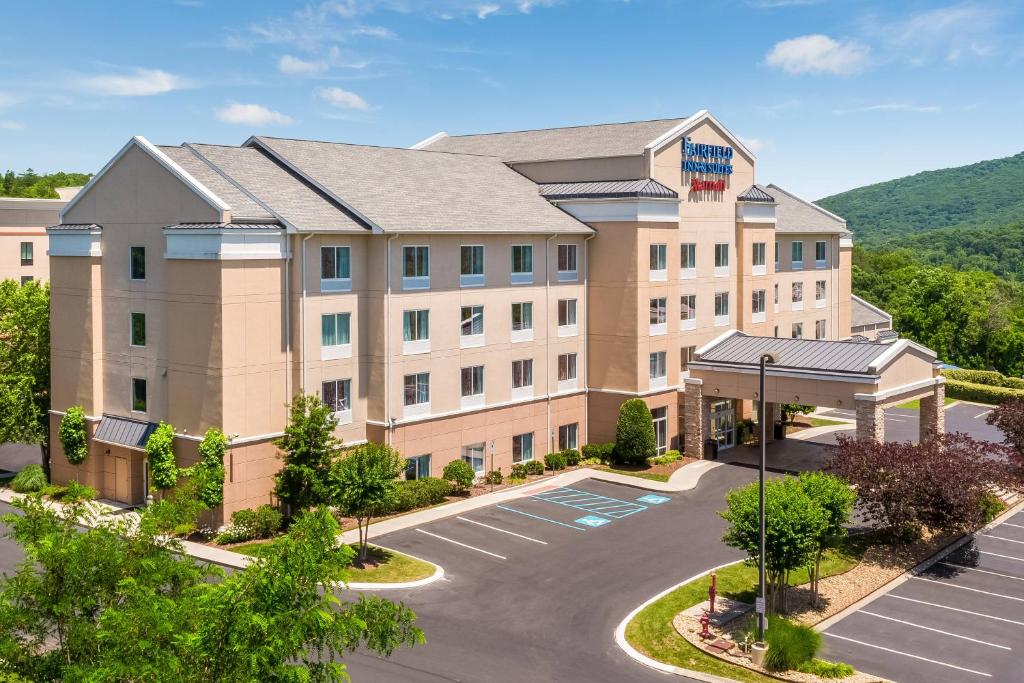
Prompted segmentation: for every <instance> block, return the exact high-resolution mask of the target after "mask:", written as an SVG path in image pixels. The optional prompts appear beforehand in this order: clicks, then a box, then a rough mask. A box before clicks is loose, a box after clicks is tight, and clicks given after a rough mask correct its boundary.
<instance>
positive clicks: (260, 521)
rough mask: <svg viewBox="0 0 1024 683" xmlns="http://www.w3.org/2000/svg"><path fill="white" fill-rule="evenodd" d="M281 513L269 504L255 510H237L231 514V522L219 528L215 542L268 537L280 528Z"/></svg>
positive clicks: (234, 541) (222, 542) (233, 541)
mask: <svg viewBox="0 0 1024 683" xmlns="http://www.w3.org/2000/svg"><path fill="white" fill-rule="evenodd" d="M283 519H284V517H283V515H282V514H281V513H280V512H278V511H277V510H276V509H275V508H273V507H271V506H270V505H260V506H259V507H258V508H256V509H255V510H253V509H246V510H237V511H236V512H234V513H232V515H231V524H229V525H228V526H226V527H224V528H223V529H221V531H220V533H219V534H218V535H217V538H216V542H217V543H220V544H224V543H239V542H241V541H254V540H256V539H258V538H270V537H271V536H273V535H274V534H276V533H277V532H278V531H280V530H281V522H282V521H283Z"/></svg>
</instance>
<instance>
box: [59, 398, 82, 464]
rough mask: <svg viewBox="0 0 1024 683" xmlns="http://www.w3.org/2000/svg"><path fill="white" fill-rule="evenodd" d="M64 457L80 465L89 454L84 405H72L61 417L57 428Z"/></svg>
mask: <svg viewBox="0 0 1024 683" xmlns="http://www.w3.org/2000/svg"><path fill="white" fill-rule="evenodd" d="M57 435H58V436H59V437H60V443H61V446H63V447H64V457H65V458H67V460H68V462H69V463H71V464H72V465H78V464H80V463H81V462H82V461H84V460H85V457H86V456H87V455H89V446H88V443H87V442H86V434H85V411H84V410H83V409H82V406H71V407H70V408H68V409H67V412H66V413H64V417H62V418H61V419H60V428H59V429H58V430H57Z"/></svg>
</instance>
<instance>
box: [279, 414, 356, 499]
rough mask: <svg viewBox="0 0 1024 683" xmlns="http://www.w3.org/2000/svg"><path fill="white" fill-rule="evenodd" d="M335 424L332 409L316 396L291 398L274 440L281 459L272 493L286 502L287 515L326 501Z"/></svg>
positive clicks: (335, 446)
mask: <svg viewBox="0 0 1024 683" xmlns="http://www.w3.org/2000/svg"><path fill="white" fill-rule="evenodd" d="M337 426H338V419H337V418H336V417H335V416H334V411H333V410H332V409H331V407H330V406H327V405H325V404H324V402H323V401H321V400H320V397H319V396H316V395H312V394H311V395H308V396H303V395H300V396H296V397H295V399H294V400H293V401H292V404H291V407H290V414H289V419H288V426H287V427H285V430H284V436H282V437H281V438H280V439H278V440H277V441H275V442H274V443H275V445H276V446H277V447H278V448H279V449H281V451H282V452H283V459H284V466H283V467H282V468H281V471H280V472H278V474H277V478H276V480H275V483H274V494H275V495H276V496H277V497H278V499H279V500H281V501H283V502H284V503H287V504H288V506H289V514H294V512H298V511H299V510H305V509H308V508H312V507H316V506H318V505H324V504H326V503H328V502H329V500H330V488H329V479H330V474H331V464H332V462H333V461H334V459H335V457H336V456H337V452H338V448H339V446H340V445H341V442H340V441H339V440H338V439H337V438H336V437H335V436H334V430H335V429H336V428H337Z"/></svg>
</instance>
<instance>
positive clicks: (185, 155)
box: [157, 145, 274, 220]
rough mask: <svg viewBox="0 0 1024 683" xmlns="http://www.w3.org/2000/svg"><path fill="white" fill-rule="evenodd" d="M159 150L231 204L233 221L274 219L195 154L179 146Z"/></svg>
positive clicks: (164, 146)
mask: <svg viewBox="0 0 1024 683" xmlns="http://www.w3.org/2000/svg"><path fill="white" fill-rule="evenodd" d="M157 149H159V150H160V151H161V152H163V153H164V154H166V155H167V156H168V157H169V158H170V159H171V160H172V161H174V163H176V164H178V165H179V166H180V167H181V168H183V169H185V170H186V171H188V172H189V174H191V175H192V177H193V178H195V179H197V180H199V181H200V182H201V183H203V185H205V186H206V187H208V188H210V189H211V190H212V191H214V192H216V193H217V196H218V197H221V198H222V199H224V200H225V201H226V202H227V203H228V204H230V205H231V217H232V219H236V218H237V219H243V220H244V219H246V218H260V219H271V218H273V217H274V216H273V214H271V213H270V212H269V211H267V210H266V208H264V207H262V206H260V205H259V204H258V203H257V202H255V201H253V199H252V198H251V197H250V196H249V195H247V194H246V193H245V192H243V191H242V190H240V189H238V187H236V186H235V185H233V184H232V183H231V181H230V180H228V179H227V178H225V177H224V176H223V175H222V174H220V173H218V172H217V171H216V170H215V169H214V168H212V167H211V166H210V165H209V164H207V163H205V162H204V161H203V160H202V159H200V158H199V157H198V156H197V155H195V154H193V153H192V152H191V151H190V150H189V149H188V148H186V147H181V146H177V145H159V146H158V147H157Z"/></svg>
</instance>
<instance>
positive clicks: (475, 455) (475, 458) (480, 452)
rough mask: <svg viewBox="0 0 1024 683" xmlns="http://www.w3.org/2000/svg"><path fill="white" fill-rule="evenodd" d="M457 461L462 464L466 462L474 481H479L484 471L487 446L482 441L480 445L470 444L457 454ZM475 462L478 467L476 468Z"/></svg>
mask: <svg viewBox="0 0 1024 683" xmlns="http://www.w3.org/2000/svg"><path fill="white" fill-rule="evenodd" d="M459 459H461V460H462V461H463V462H468V463H469V466H470V467H472V468H473V476H474V478H475V479H479V478H480V477H481V476H482V475H483V473H484V469H486V463H487V444H486V443H485V442H483V441H481V442H480V443H471V444H469V445H468V446H463V447H462V451H461V452H460V453H459ZM477 462H479V463H480V466H479V467H477Z"/></svg>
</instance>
